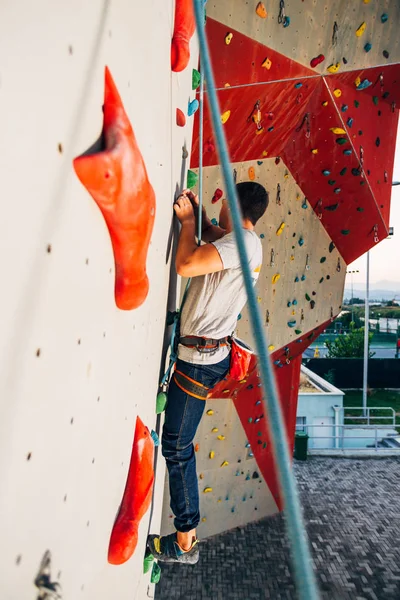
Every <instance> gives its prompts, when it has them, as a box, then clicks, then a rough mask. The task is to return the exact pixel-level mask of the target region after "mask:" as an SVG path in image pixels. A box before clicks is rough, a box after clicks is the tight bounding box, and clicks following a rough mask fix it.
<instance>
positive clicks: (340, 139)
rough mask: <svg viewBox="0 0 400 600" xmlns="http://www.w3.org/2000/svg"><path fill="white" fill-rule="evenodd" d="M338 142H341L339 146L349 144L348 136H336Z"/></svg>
mask: <svg viewBox="0 0 400 600" xmlns="http://www.w3.org/2000/svg"><path fill="white" fill-rule="evenodd" d="M336 143H337V144H339V146H343V144H347V138H343V137H340V138H336Z"/></svg>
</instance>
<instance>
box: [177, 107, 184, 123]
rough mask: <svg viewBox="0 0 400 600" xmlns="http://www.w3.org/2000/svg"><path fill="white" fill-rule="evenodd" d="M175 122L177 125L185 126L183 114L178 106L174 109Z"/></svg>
mask: <svg viewBox="0 0 400 600" xmlns="http://www.w3.org/2000/svg"><path fill="white" fill-rule="evenodd" d="M176 124H177V125H178V127H185V125H186V117H185V114H184V113H183V112H182V111H181V109H180V108H177V109H176Z"/></svg>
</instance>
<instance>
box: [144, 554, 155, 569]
mask: <svg viewBox="0 0 400 600" xmlns="http://www.w3.org/2000/svg"><path fill="white" fill-rule="evenodd" d="M153 562H154V556H153V555H152V553H151V552H150V551H149V550H147V552H146V554H145V556H144V560H143V573H148V572H149V571H150V567H151V566H152V565H153Z"/></svg>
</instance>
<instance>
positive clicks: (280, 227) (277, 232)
mask: <svg viewBox="0 0 400 600" xmlns="http://www.w3.org/2000/svg"><path fill="white" fill-rule="evenodd" d="M284 229H285V223H281V224H280V225H279V227H278V229H277V230H276V235H281V233H282V231H283V230H284Z"/></svg>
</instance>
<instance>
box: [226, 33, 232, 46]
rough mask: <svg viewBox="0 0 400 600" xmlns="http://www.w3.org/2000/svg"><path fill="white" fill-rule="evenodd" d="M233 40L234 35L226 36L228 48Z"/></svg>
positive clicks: (228, 34)
mask: <svg viewBox="0 0 400 600" xmlns="http://www.w3.org/2000/svg"><path fill="white" fill-rule="evenodd" d="M232 38H233V33H231V32H229V33H227V34H226V36H225V44H226V45H227V46H229V44H230V43H231V41H232Z"/></svg>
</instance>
